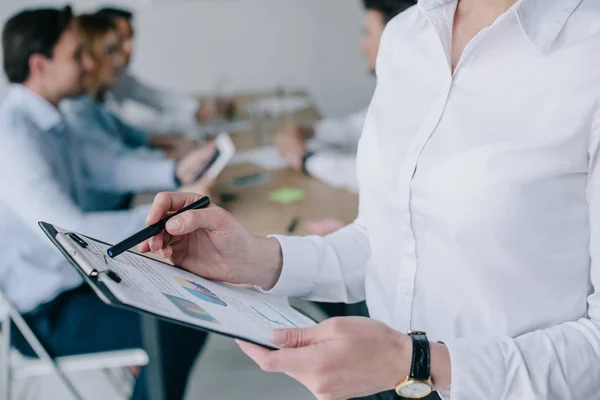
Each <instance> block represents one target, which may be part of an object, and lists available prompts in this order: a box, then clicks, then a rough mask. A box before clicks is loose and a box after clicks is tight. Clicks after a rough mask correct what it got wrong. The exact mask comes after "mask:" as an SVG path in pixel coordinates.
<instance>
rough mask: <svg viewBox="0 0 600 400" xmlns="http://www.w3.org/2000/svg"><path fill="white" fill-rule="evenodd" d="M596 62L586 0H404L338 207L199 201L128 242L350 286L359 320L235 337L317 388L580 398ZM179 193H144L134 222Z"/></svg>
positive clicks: (304, 285) (588, 378)
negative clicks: (323, 215) (311, 210)
mask: <svg viewBox="0 0 600 400" xmlns="http://www.w3.org/2000/svg"><path fill="white" fill-rule="evenodd" d="M598 65H600V3H599V2H598V1H596V0H556V1H536V0H520V1H516V0H505V1H500V0H460V1H457V0H421V1H420V2H419V5H418V6H417V7H414V8H412V9H410V10H408V11H406V12H405V13H403V14H402V15H400V16H399V17H397V18H396V19H395V20H393V21H392V22H390V23H389V24H388V27H387V28H386V31H385V32H384V35H383V39H382V44H381V50H380V55H379V58H378V62H377V78H378V85H377V89H376V91H375V95H374V98H373V101H372V103H371V106H370V109H369V115H368V117H367V122H366V124H365V129H364V132H363V136H362V139H361V142H360V145H359V152H358V171H359V172H358V179H359V187H360V211H359V217H358V219H357V220H356V222H355V223H354V224H352V225H350V226H348V227H346V228H344V229H342V230H341V231H338V232H336V233H335V234H333V235H330V236H328V237H325V238H317V237H307V238H286V237H275V238H257V237H255V236H253V235H251V234H250V233H248V232H247V231H246V230H245V229H244V228H242V227H241V226H240V225H239V223H237V222H236V221H235V220H234V219H233V218H232V217H231V216H230V215H228V214H227V213H226V212H224V211H223V210H221V209H219V208H212V209H209V210H204V211H196V212H190V213H187V214H184V215H182V216H181V217H180V218H177V219H173V220H171V223H170V224H169V225H168V227H167V230H168V234H164V235H159V236H157V237H155V238H153V239H152V241H151V243H145V244H144V245H143V246H142V250H149V249H150V245H151V247H152V250H153V251H158V250H162V251H164V252H165V255H166V256H167V257H169V258H170V259H171V260H173V261H174V262H175V263H176V264H178V265H182V266H184V267H185V268H188V269H190V270H192V271H194V272H196V273H198V274H202V275H205V276H207V277H210V278H214V279H222V280H225V279H227V280H229V281H234V282H236V283H248V284H254V285H258V286H260V287H261V288H263V289H266V290H270V291H272V292H273V293H277V294H282V295H288V296H298V297H304V298H309V299H312V300H321V301H322V300H328V301H346V302H355V301H359V300H362V299H363V298H365V296H366V298H367V303H368V306H369V312H370V315H371V317H372V318H373V319H372V320H368V319H361V318H338V319H332V320H328V321H326V322H324V323H322V324H319V325H317V326H316V327H313V328H309V329H301V330H283V331H275V332H273V334H272V341H273V342H274V343H276V344H277V345H279V346H281V347H283V348H284V350H281V351H275V352H271V351H269V350H265V349H262V348H259V347H256V346H252V345H249V344H244V343H242V344H241V347H242V349H243V350H244V351H245V352H246V353H247V354H248V355H250V356H251V357H252V358H253V359H254V360H255V361H256V362H257V363H258V364H259V365H260V366H261V367H262V368H264V369H265V370H268V371H278V372H284V373H286V374H288V375H290V376H292V377H293V378H295V379H297V380H298V381H300V382H301V383H302V384H304V385H305V386H306V387H308V388H309V389H310V390H311V391H312V392H313V393H314V394H315V395H316V396H317V397H318V398H319V399H345V398H350V397H357V396H365V395H370V394H374V393H377V392H383V391H386V390H388V391H389V390H392V389H396V390H397V392H398V393H401V394H403V395H404V397H408V398H419V397H423V396H424V395H426V394H427V393H428V392H429V391H430V390H431V389H432V388H433V389H435V390H437V391H439V392H440V394H441V395H442V396H443V397H444V398H445V399H447V398H452V400H481V399H510V400H512V399H545V400H565V399H577V400H579V399H596V398H598V393H600V379H599V377H600V292H598V289H599V288H600V261H599V260H600V169H599V168H600V166H599V165H598V160H599V156H600V154H599V146H600V69H599V68H598ZM195 198H197V196H193V195H189V196H186V195H185V194H164V195H161V196H160V197H158V198H157V201H156V202H155V204H154V207H153V209H152V211H151V215H150V219H149V221H148V222H149V223H153V222H156V221H157V220H158V218H160V217H161V216H163V215H164V214H165V213H166V212H168V210H169V209H171V208H172V209H177V208H179V207H181V206H182V205H184V204H185V203H186V202H189V201H191V200H193V199H195ZM169 204H171V207H169V206H168V205H169ZM181 236H184V238H186V239H187V240H182V237H181ZM173 238H175V239H173ZM197 248H202V249H203V251H202V252H198V251H194V249H197ZM206 249H210V251H206ZM215 266H218V268H217V267H215ZM411 330H424V331H426V332H427V335H426V336H425V335H423V334H421V333H414V332H413V333H412V334H411V335H407V334H406V333H407V332H408V331H411ZM407 377H408V378H415V377H416V379H407ZM427 378H431V380H428V379H427ZM381 396H388V397H383V398H391V394H383V395H381Z"/></svg>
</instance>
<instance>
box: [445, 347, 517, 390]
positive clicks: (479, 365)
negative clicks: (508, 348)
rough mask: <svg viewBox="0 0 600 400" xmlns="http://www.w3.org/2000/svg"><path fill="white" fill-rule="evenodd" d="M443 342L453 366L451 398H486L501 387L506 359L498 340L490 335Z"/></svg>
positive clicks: (502, 385)
mask: <svg viewBox="0 0 600 400" xmlns="http://www.w3.org/2000/svg"><path fill="white" fill-rule="evenodd" d="M443 342H444V344H445V345H446V346H447V348H448V352H449V353H450V364H451V368H452V383H451V385H450V396H449V397H450V399H452V400H461V399H486V398H488V399H489V398H492V397H493V396H494V393H495V391H496V390H499V391H500V392H501V391H502V389H503V388H504V378H505V376H504V374H505V371H504V366H505V360H504V357H503V353H502V350H501V348H500V347H499V344H498V343H497V342H495V341H494V340H493V339H490V338H487V339H476V338H459V339H451V340H444V341H443ZM498 393H499V392H496V393H495V394H496V395H497V394H498Z"/></svg>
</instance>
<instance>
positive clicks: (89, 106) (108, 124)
mask: <svg viewBox="0 0 600 400" xmlns="http://www.w3.org/2000/svg"><path fill="white" fill-rule="evenodd" d="M60 108H61V110H62V112H63V113H64V115H65V118H66V121H67V124H68V125H69V128H70V130H71V132H73V134H74V135H75V136H76V137H77V138H78V140H79V142H80V143H81V145H82V146H83V154H84V160H85V161H84V162H85V174H86V175H85V177H84V181H85V184H87V182H88V181H92V182H93V184H92V186H94V187H93V188H88V190H86V191H85V193H84V194H83V197H82V198H81V199H80V205H81V207H82V209H83V210H85V211H98V210H114V209H115V208H118V207H120V206H122V205H123V204H124V203H125V201H126V199H127V198H128V197H129V195H130V194H131V193H135V192H143V191H159V190H173V189H175V188H176V183H175V168H176V162H175V161H173V160H169V159H167V158H166V157H165V154H164V152H163V151H162V150H151V149H149V148H148V147H147V144H148V139H149V134H148V133H147V132H145V131H143V130H140V129H137V128H135V127H133V126H130V125H128V124H126V123H124V122H122V121H121V120H120V119H119V118H118V117H116V116H115V115H114V114H112V113H111V112H109V111H108V109H107V108H106V107H105V106H104V105H103V104H102V103H100V102H97V101H95V100H94V99H92V98H91V97H90V96H87V95H83V96H80V97H78V98H75V99H68V100H63V101H62V102H61V104H60ZM107 163H108V164H109V165H110V168H105V166H106V165H107Z"/></svg>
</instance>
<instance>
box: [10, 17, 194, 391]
mask: <svg viewBox="0 0 600 400" xmlns="http://www.w3.org/2000/svg"><path fill="white" fill-rule="evenodd" d="M2 47H3V57H4V70H5V73H6V76H7V77H8V80H9V82H10V83H11V86H10V88H9V91H8V95H7V97H6V98H5V100H4V102H3V103H2V105H1V106H0V182H1V183H2V190H0V243H2V248H3V254H2V257H1V258H0V288H1V289H2V291H3V292H4V293H5V294H6V295H7V296H8V297H9V299H10V300H11V301H12V302H13V303H14V305H15V306H16V308H17V309H18V311H19V312H20V313H21V314H22V315H23V316H24V318H25V320H26V321H27V322H28V324H29V325H30V327H31V328H32V330H33V331H34V333H35V334H36V335H37V337H38V338H39V339H40V341H41V342H42V343H44V344H45V346H46V348H47V350H48V351H49V353H50V355H52V356H53V357H59V356H66V355H76V354H87V353H94V352H103V351H110V350H121V349H131V348H141V347H143V341H142V327H141V322H140V318H139V316H138V315H137V314H134V313H131V312H128V311H124V310H121V309H118V308H113V307H110V306H108V305H105V304H104V303H103V302H102V301H101V300H100V299H99V298H98V297H97V296H96V295H95V294H94V293H93V291H92V290H91V289H90V288H89V287H88V286H85V285H83V281H82V279H81V277H80V276H79V274H78V273H77V271H76V270H75V269H74V268H72V267H71V266H70V265H69V263H68V262H67V261H66V260H65V258H64V257H63V256H62V255H61V254H60V252H58V251H57V250H56V249H55V248H54V247H53V246H52V245H51V243H50V242H49V241H48V240H47V238H45V236H44V234H43V233H42V231H41V230H40V228H39V227H38V225H37V223H38V221H49V222H52V223H54V224H56V225H58V226H61V227H63V228H66V229H72V230H74V231H76V232H81V233H85V234H87V235H90V236H93V237H96V238H99V239H101V240H105V241H107V242H113V243H114V242H115V241H118V240H121V239H122V238H123V237H126V236H128V235H130V234H133V233H135V232H136V231H138V230H140V229H142V228H144V227H145V221H146V217H147V214H148V210H149V206H141V207H136V208H134V209H132V210H128V211H106V212H84V211H83V210H82V207H81V205H80V196H81V194H82V193H83V192H85V190H87V189H86V187H85V186H84V185H83V184H82V179H81V178H82V175H83V174H84V172H85V171H84V168H85V167H84V161H83V160H82V158H83V157H84V155H83V154H82V151H81V148H80V147H79V145H78V138H77V136H74V135H73V134H72V132H71V131H70V130H69V128H68V125H67V124H66V122H65V121H64V118H63V115H62V113H61V112H60V111H59V109H58V104H59V103H60V101H61V100H63V99H64V98H67V97H71V96H76V95H79V94H80V93H81V92H82V90H83V82H84V79H85V76H86V73H87V72H89V71H92V70H93V69H94V62H93V60H92V59H91V58H90V57H89V55H88V54H87V53H86V51H85V49H84V46H83V42H82V40H81V38H80V35H79V33H78V31H77V29H75V26H74V24H73V21H72V13H71V9H70V8H69V7H67V8H65V9H62V10H58V9H51V8H46V9H31V10H25V11H21V12H19V13H18V14H16V15H14V16H12V17H11V18H10V19H9V20H8V21H7V22H6V24H5V26H4V28H3V32H2ZM101 161H106V159H103V158H98V162H101ZM205 162H206V160H205ZM104 167H105V168H110V167H111V166H110V165H104ZM96 183H98V184H99V185H100V187H102V188H105V187H107V186H110V183H111V182H110V181H107V182H96ZM159 329H160V332H159V334H160V346H161V347H160V349H161V353H162V354H161V356H162V357H161V360H160V362H161V367H162V368H163V369H164V370H166V371H169V374H168V375H167V376H166V377H165V381H164V382H163V386H164V387H165V392H166V398H168V399H181V398H182V397H183V394H184V390H185V386H186V381H187V377H188V374H189V371H190V369H191V367H192V365H193V363H194V361H195V359H196V357H197V355H198V352H199V351H200V350H201V348H202V346H203V343H204V342H205V339H206V334H205V333H203V332H200V331H197V330H191V329H188V328H184V327H181V326H178V325H173V324H168V323H162V322H159ZM12 338H13V344H14V345H15V346H16V347H17V348H18V349H19V350H20V351H21V352H22V353H24V354H25V355H28V356H34V353H33V352H32V350H31V349H30V348H29V346H28V345H27V344H26V341H25V340H24V338H23V337H22V336H21V335H20V334H19V333H18V332H16V331H15V332H14V333H13V335H12ZM150 362H151V363H152V362H157V361H156V360H150ZM146 375H147V371H146V368H143V369H142V370H141V374H140V376H139V378H138V380H137V382H136V385H135V389H134V392H133V395H132V398H134V399H146V398H148V393H147V391H146Z"/></svg>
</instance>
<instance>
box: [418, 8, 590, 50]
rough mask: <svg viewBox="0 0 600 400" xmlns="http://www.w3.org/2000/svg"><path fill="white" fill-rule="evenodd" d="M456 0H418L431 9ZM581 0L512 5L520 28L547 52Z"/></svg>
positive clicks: (428, 9) (427, 9)
mask: <svg viewBox="0 0 600 400" xmlns="http://www.w3.org/2000/svg"><path fill="white" fill-rule="evenodd" d="M455 1H457V0H419V7H421V8H422V9H424V10H425V11H431V10H433V9H435V8H437V7H440V6H443V5H444V4H448V3H450V2H455ZM582 1H583V0H519V1H518V2H517V4H516V5H515V6H514V7H513V8H514V10H515V12H516V14H517V18H518V20H519V24H520V25H521V29H523V32H524V33H525V35H527V37H528V38H529V40H531V42H532V43H533V44H534V45H536V46H537V47H538V48H539V49H540V50H541V51H543V52H545V53H546V52H549V51H550V50H552V45H553V44H554V42H555V41H556V38H557V37H558V35H559V34H560V32H561V31H562V29H563V28H564V27H565V25H566V23H567V21H568V20H569V18H570V17H571V15H572V14H573V12H574V11H575V9H576V8H577V7H578V6H579V4H580V3H581V2H582Z"/></svg>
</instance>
